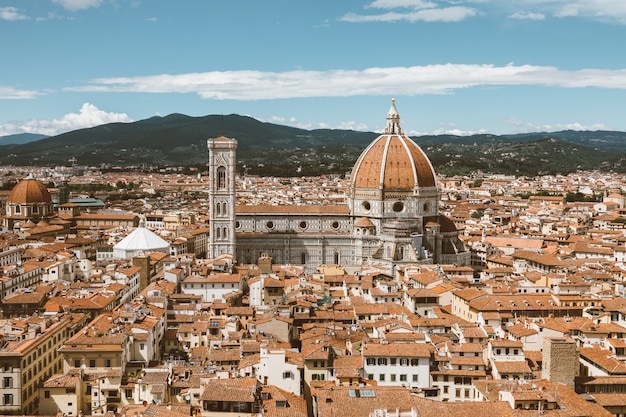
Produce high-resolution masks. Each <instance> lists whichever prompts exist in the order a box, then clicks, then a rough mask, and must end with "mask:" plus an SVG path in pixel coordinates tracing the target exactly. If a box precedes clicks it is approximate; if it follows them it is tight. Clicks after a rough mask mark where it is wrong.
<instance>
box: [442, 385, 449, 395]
mask: <svg viewBox="0 0 626 417" xmlns="http://www.w3.org/2000/svg"><path fill="white" fill-rule="evenodd" d="M443 393H444V394H447V393H448V386H447V385H444V386H443Z"/></svg>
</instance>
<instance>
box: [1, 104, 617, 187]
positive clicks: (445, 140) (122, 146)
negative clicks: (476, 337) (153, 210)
mask: <svg viewBox="0 0 626 417" xmlns="http://www.w3.org/2000/svg"><path fill="white" fill-rule="evenodd" d="M221 135H224V136H228V137H231V138H235V139H237V142H238V147H237V159H238V164H239V169H240V170H245V171H246V172H247V173H249V174H257V175H277V176H293V175H321V174H329V173H333V174H343V173H345V172H348V171H349V170H350V169H351V168H352V166H353V164H354V162H355V161H356V159H357V158H358V155H359V154H360V153H361V151H362V150H363V149H364V148H365V147H366V146H367V145H368V144H369V143H370V142H371V141H372V140H373V139H375V138H376V137H377V136H378V134H377V133H375V132H360V131H353V130H338V129H315V130H305V129H298V128H294V127H288V126H283V125H278V124H273V123H265V122H261V121H258V120H256V119H253V118H251V117H247V116H240V115H236V114H231V115H226V116H220V115H209V116H202V117H191V116H186V115H182V114H171V115H169V116H164V117H160V116H158V117H156V116H155V117H151V118H149V119H145V120H140V121H137V122H132V123H110V124H105V125H100V126H96V127H92V128H88V129H79V130H75V131H71V132H67V133H63V134H60V135H57V136H50V137H45V136H42V135H13V136H11V137H1V138H0V164H1V165H5V166H6V165H36V166H58V165H70V160H72V161H74V160H75V161H76V163H77V164H79V165H87V166H98V167H102V168H128V167H131V168H133V167H135V168H136V167H145V168H158V167H165V166H186V167H192V166H196V167H202V166H204V165H205V164H206V160H207V147H206V140H207V139H208V138H209V137H217V136H221ZM412 139H413V140H415V142H416V143H417V144H419V145H420V146H421V147H422V149H423V150H424V152H425V153H426V155H428V157H429V158H430V160H431V162H432V164H433V166H434V168H435V170H436V171H437V172H440V173H445V174H448V175H454V174H469V173H472V172H476V171H483V172H493V173H502V174H515V175H537V174H558V173H560V174H567V173H569V172H572V171H576V170H606V171H608V170H612V171H618V172H626V161H625V156H626V132H619V131H572V130H566V131H561V132H551V133H541V132H539V133H529V134H515V135H489V134H480V135H472V136H453V135H437V136H419V137H413V138H412Z"/></svg>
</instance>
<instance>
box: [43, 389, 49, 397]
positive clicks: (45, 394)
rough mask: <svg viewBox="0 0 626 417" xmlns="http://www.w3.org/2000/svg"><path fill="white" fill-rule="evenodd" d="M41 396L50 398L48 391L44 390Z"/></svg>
mask: <svg viewBox="0 0 626 417" xmlns="http://www.w3.org/2000/svg"><path fill="white" fill-rule="evenodd" d="M43 397H44V398H50V391H48V390H45V391H44V392H43Z"/></svg>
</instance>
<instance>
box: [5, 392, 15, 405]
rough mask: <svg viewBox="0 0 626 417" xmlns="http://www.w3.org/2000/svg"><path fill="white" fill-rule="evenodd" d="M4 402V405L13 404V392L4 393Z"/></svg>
mask: <svg viewBox="0 0 626 417" xmlns="http://www.w3.org/2000/svg"><path fill="white" fill-rule="evenodd" d="M3 404H4V405H13V394H4V395H3Z"/></svg>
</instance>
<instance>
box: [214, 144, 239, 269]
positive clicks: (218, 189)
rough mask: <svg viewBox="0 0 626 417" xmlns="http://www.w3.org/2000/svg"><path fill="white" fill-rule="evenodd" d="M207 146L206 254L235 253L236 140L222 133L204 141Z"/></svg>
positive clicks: (215, 255)
mask: <svg viewBox="0 0 626 417" xmlns="http://www.w3.org/2000/svg"><path fill="white" fill-rule="evenodd" d="M207 146H208V148H209V161H208V171H209V222H210V224H209V230H210V231H209V245H208V253H207V256H208V257H209V258H216V257H217V256H218V255H220V254H232V255H233V256H235V199H236V194H235V176H236V172H237V171H236V168H237V141H236V140H235V139H230V138H227V137H225V136H223V135H222V136H220V137H217V138H210V139H209V140H207Z"/></svg>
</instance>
